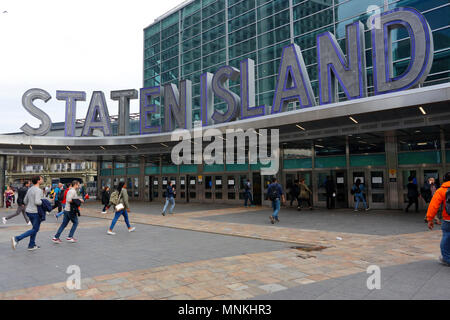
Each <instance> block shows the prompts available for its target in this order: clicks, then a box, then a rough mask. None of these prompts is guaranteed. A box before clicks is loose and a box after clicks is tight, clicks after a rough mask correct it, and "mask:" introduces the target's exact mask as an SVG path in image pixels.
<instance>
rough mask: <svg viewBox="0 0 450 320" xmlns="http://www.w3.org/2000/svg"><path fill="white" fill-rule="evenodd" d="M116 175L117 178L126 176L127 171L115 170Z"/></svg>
mask: <svg viewBox="0 0 450 320" xmlns="http://www.w3.org/2000/svg"><path fill="white" fill-rule="evenodd" d="M114 175H115V176H124V175H126V169H125V168H121V169H114Z"/></svg>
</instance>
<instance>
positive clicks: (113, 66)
mask: <svg viewBox="0 0 450 320" xmlns="http://www.w3.org/2000/svg"><path fill="white" fill-rule="evenodd" d="M182 2H184V1H183V0H164V1H155V0H146V1H143V0H127V1H123V0H89V1H87V0H76V1H74V0H64V1H61V0H38V1H36V0H20V1H18V0H14V1H13V0H1V1H0V30H1V31H0V43H1V49H0V112H1V114H0V133H8V132H18V131H20V127H21V126H22V125H24V124H25V123H26V122H28V124H30V125H31V126H33V127H37V126H38V125H39V123H40V122H39V121H38V120H37V119H35V118H33V117H32V116H31V115H29V114H28V112H27V111H25V109H24V108H23V107H22V95H23V93H24V92H25V91H27V90H28V89H30V88H41V89H44V90H46V91H47V92H48V93H49V94H50V95H51V96H52V99H51V100H50V101H49V102H48V103H46V104H45V103H43V101H36V105H37V106H39V107H40V108H42V109H43V110H44V111H45V112H47V114H48V115H49V116H50V118H51V119H52V121H53V122H62V121H64V119H65V114H64V112H65V108H64V102H62V101H58V100H56V90H71V91H72V90H73V91H85V92H86V93H87V101H85V102H78V104H77V119H80V118H85V116H86V112H87V108H88V104H89V100H90V98H91V94H92V91H97V90H101V91H103V92H104V93H105V95H106V97H107V103H108V108H109V113H110V114H111V115H114V114H117V113H118V110H117V102H113V101H112V100H110V99H109V96H110V91H111V90H121V89H139V88H141V86H142V73H143V29H144V28H145V27H146V26H148V25H149V24H151V23H152V22H153V21H154V20H155V19H156V18H157V17H159V16H161V15H163V14H164V13H166V12H167V11H169V10H170V9H172V8H174V7H176V6H177V5H179V4H180V3H182ZM4 11H7V13H4ZM131 111H132V112H138V111H139V106H138V102H137V100H135V101H134V102H132V106H131Z"/></svg>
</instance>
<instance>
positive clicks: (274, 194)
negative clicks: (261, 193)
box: [268, 186, 279, 201]
mask: <svg viewBox="0 0 450 320" xmlns="http://www.w3.org/2000/svg"><path fill="white" fill-rule="evenodd" d="M268 193H269V199H270V201H275V200H277V199H278V198H279V196H278V190H277V188H276V186H272V187H270V189H269V191H268Z"/></svg>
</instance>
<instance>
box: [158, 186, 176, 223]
mask: <svg viewBox="0 0 450 320" xmlns="http://www.w3.org/2000/svg"><path fill="white" fill-rule="evenodd" d="M175 194H176V190H175V188H174V187H173V183H172V181H170V182H169V185H168V186H167V190H166V203H165V205H164V208H163V211H162V212H161V214H162V215H163V216H165V215H166V210H167V207H168V206H169V203H170V204H171V205H172V206H171V207H170V211H169V213H170V214H173V208H175Z"/></svg>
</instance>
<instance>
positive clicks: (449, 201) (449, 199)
mask: <svg viewBox="0 0 450 320" xmlns="http://www.w3.org/2000/svg"><path fill="white" fill-rule="evenodd" d="M445 211H447V214H450V188H447V192H446V193H445Z"/></svg>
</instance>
